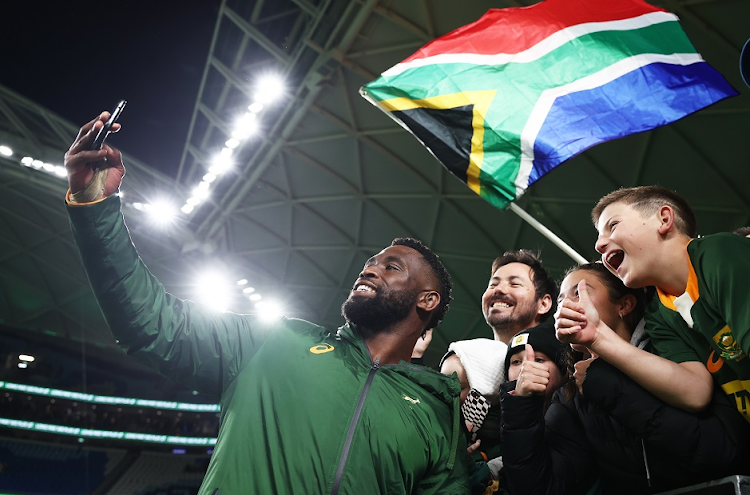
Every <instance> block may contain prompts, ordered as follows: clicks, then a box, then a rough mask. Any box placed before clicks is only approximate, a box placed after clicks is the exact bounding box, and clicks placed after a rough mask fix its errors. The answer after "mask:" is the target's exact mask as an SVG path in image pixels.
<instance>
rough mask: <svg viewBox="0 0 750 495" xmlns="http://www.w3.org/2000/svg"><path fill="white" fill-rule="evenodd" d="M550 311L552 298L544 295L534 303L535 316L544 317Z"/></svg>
mask: <svg viewBox="0 0 750 495" xmlns="http://www.w3.org/2000/svg"><path fill="white" fill-rule="evenodd" d="M550 309H552V296H550V295H549V294H545V295H544V296H542V298H541V299H539V300H538V301H537V302H536V314H538V315H539V316H542V315H545V314H547V313H548V312H549V310H550Z"/></svg>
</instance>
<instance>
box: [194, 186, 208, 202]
mask: <svg viewBox="0 0 750 495" xmlns="http://www.w3.org/2000/svg"><path fill="white" fill-rule="evenodd" d="M201 184H206V185H208V184H207V183H206V182H201ZM208 194H209V193H208V188H205V189H202V188H201V187H200V184H198V187H196V188H195V189H193V197H194V198H198V199H201V200H203V199H206V198H208Z"/></svg>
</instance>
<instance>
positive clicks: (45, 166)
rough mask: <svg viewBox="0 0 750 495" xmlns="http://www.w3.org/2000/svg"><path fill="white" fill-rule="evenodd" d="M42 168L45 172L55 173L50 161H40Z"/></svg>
mask: <svg viewBox="0 0 750 495" xmlns="http://www.w3.org/2000/svg"><path fill="white" fill-rule="evenodd" d="M42 169H43V170H44V171H45V172H49V173H51V174H53V173H55V166H54V165H52V164H51V163H42Z"/></svg>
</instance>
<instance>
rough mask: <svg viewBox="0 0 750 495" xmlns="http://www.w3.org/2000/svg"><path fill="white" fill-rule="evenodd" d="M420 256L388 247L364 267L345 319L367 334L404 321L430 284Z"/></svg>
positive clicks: (344, 309)
mask: <svg viewBox="0 0 750 495" xmlns="http://www.w3.org/2000/svg"><path fill="white" fill-rule="evenodd" d="M428 274H429V269H428V268H427V266H426V262H425V261H424V260H423V259H422V255H421V254H420V253H419V252H418V251H416V250H414V249H412V248H410V247H406V246H400V245H397V246H390V247H388V248H386V249H384V250H382V251H381V252H379V253H378V254H376V255H375V256H373V257H372V258H370V259H369V260H367V262H366V263H365V266H364V268H363V269H362V272H361V273H360V274H359V277H358V278H357V281H356V282H355V283H354V286H353V287H352V290H351V292H350V293H349V297H348V298H347V299H346V301H345V302H344V304H343V305H342V306H341V313H342V314H343V315H344V317H345V318H346V319H347V320H348V321H351V322H352V323H355V324H357V325H361V326H362V327H364V328H367V329H369V330H380V329H383V328H385V327H387V326H390V325H392V324H394V323H397V322H399V321H401V320H403V319H404V318H406V317H407V316H408V315H409V313H410V312H411V311H414V310H415V308H416V301H417V296H418V295H419V294H420V292H423V291H424V290H428V287H429V286H430V285H435V284H434V283H432V284H430V282H431V280H429V279H430V277H429V276H428Z"/></svg>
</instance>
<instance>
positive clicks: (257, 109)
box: [247, 101, 263, 114]
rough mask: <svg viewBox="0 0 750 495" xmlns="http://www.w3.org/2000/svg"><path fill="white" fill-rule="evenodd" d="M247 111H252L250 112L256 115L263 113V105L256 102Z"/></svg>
mask: <svg viewBox="0 0 750 495" xmlns="http://www.w3.org/2000/svg"><path fill="white" fill-rule="evenodd" d="M247 109H248V110H250V112H251V113H254V114H257V113H260V112H262V111H263V103H261V102H259V101H254V102H252V103H251V104H249V105H248V106H247Z"/></svg>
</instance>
